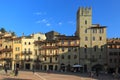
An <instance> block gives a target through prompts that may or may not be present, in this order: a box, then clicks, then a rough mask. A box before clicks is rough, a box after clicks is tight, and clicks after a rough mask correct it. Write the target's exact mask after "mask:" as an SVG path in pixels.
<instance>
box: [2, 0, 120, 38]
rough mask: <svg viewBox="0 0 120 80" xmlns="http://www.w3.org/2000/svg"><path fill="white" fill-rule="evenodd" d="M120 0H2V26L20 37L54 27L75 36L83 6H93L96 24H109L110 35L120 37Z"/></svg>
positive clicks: (60, 31)
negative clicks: (80, 8) (77, 21)
mask: <svg viewBox="0 0 120 80" xmlns="http://www.w3.org/2000/svg"><path fill="white" fill-rule="evenodd" d="M119 3H120V0H0V27H4V28H5V29H6V30H7V31H9V30H10V31H14V32H16V34H17V35H18V36H21V35H22V33H24V34H25V35H29V34H31V33H37V32H42V33H46V32H48V31H51V30H54V31H57V32H59V33H61V34H66V35H74V33H75V31H76V12H77V10H78V8H79V7H90V6H91V7H92V10H93V15H92V17H93V18H92V23H93V24H97V23H98V24H100V25H103V26H107V37H108V38H112V37H120V35H119V34H120V31H119V30H120V29H119V27H120V22H119V21H120V5H119Z"/></svg>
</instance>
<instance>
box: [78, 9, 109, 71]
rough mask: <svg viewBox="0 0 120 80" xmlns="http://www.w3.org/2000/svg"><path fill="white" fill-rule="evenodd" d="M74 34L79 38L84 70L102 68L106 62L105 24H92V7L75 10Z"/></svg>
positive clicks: (81, 61) (81, 62)
mask: <svg viewBox="0 0 120 80" xmlns="http://www.w3.org/2000/svg"><path fill="white" fill-rule="evenodd" d="M76 29H77V30H76V36H78V37H79V38H80V45H79V47H80V64H82V65H83V66H84V71H90V70H94V69H96V68H97V67H98V68H99V69H101V70H102V69H103V68H104V64H106V61H107V60H106V26H100V25H99V24H92V8H87V7H86V8H83V7H81V8H79V9H78V11H77V28H76Z"/></svg>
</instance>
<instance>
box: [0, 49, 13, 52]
mask: <svg viewBox="0 0 120 80" xmlns="http://www.w3.org/2000/svg"><path fill="white" fill-rule="evenodd" d="M12 50H13V49H12V48H5V49H2V50H1V51H2V52H11V51H12Z"/></svg>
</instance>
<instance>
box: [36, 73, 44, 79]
mask: <svg viewBox="0 0 120 80" xmlns="http://www.w3.org/2000/svg"><path fill="white" fill-rule="evenodd" d="M34 74H35V75H36V76H38V77H39V78H41V79H42V80H46V79H45V78H44V77H42V76H40V75H39V74H37V73H34Z"/></svg>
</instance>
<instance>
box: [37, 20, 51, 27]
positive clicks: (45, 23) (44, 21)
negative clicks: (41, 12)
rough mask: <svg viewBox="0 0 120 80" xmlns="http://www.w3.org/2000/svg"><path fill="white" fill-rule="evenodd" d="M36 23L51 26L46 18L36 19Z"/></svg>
mask: <svg viewBox="0 0 120 80" xmlns="http://www.w3.org/2000/svg"><path fill="white" fill-rule="evenodd" d="M36 23H37V24H43V25H46V26H51V23H50V22H49V21H48V20H47V19H42V20H38V21H36Z"/></svg>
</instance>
